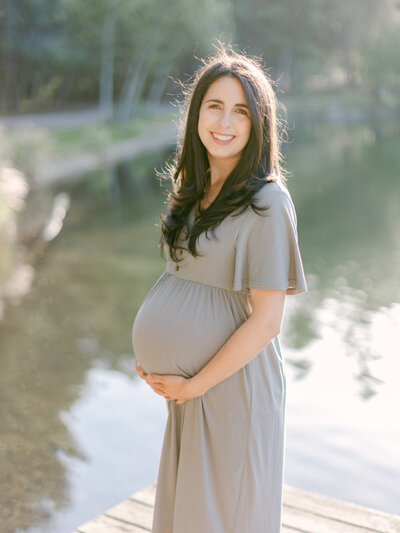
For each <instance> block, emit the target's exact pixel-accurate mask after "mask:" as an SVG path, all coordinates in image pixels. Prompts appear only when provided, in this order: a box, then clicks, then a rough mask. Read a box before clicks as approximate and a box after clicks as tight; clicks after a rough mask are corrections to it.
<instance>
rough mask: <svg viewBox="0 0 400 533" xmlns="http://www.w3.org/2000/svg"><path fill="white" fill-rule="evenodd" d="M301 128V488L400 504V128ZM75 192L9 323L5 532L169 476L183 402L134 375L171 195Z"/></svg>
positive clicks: (288, 318) (297, 198)
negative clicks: (118, 197) (173, 401)
mask: <svg viewBox="0 0 400 533" xmlns="http://www.w3.org/2000/svg"><path fill="white" fill-rule="evenodd" d="M290 138H291V141H293V142H292V143H291V144H286V145H285V154H286V159H287V167H288V168H289V169H290V170H291V171H292V173H293V176H292V177H291V178H289V182H288V183H289V188H290V190H291V193H292V197H293V200H294V202H295V205H296V210H297V216H298V231H299V241H300V246H301V250H302V255H303V261H304V269H305V272H306V277H307V281H308V286H309V292H308V293H306V294H303V295H298V296H290V297H288V298H287V307H286V314H285V322H284V327H283V330H282V333H281V341H282V346H283V355H284V357H285V361H286V373H287V386H288V391H287V436H286V463H285V482H286V483H288V484H291V485H294V486H296V487H299V488H303V489H306V490H311V491H315V492H318V493H321V494H324V495H327V496H332V497H335V498H338V499H344V500H348V501H351V502H354V503H359V504H363V505H367V506H371V507H375V508H378V509H381V510H383V511H387V512H390V513H397V514H400V488H399V479H400V456H399V453H398V450H399V449H400V417H399V416H398V406H399V404H400V387H399V385H398V381H399V370H400V349H399V331H400V284H399V275H398V273H399V272H400V239H399V235H400V232H399V228H400V201H399V199H400V195H399V192H400V191H399V170H400V158H399V154H398V146H399V141H400V133H399V127H398V124H395V123H391V122H388V121H385V122H380V123H375V124H373V123H364V124H312V125H308V126H307V127H301V126H296V128H295V129H294V131H292V132H291V133H290ZM94 179H96V178H94ZM149 179H152V178H150V177H149ZM153 179H155V178H153ZM95 188H96V187H95ZM97 189H98V188H97ZM68 193H69V194H71V208H70V211H69V212H68V214H67V217H66V219H65V224H64V227H63V229H62V231H61V232H60V234H59V235H58V237H57V238H56V239H55V240H54V241H52V242H51V244H50V245H49V247H48V248H47V250H46V253H45V254H44V256H43V257H42V258H41V260H40V261H39V262H38V263H37V264H36V272H35V280H34V284H33V288H32V290H31V291H30V293H29V294H28V295H27V296H26V297H25V298H24V299H23V301H22V302H21V304H20V305H18V306H14V307H10V308H9V309H8V311H7V313H6V315H5V317H4V318H3V320H2V322H0V334H1V359H0V379H1V393H2V401H1V403H0V414H1V421H2V423H1V430H0V431H1V437H0V454H1V455H0V461H1V478H0V510H1V517H2V524H3V525H2V527H1V531H2V533H8V532H14V533H15V532H16V533H22V532H24V533H38V532H44V533H70V532H71V531H72V530H73V529H74V528H76V527H77V526H78V525H80V524H82V523H83V522H86V521H88V520H90V519H92V518H94V517H95V516H96V515H98V514H101V513H102V512H104V511H105V510H106V509H108V508H109V507H111V506H113V505H115V504H117V503H119V502H120V501H122V500H123V499H126V498H127V497H129V496H130V495H131V494H132V493H133V492H135V491H136V490H139V489H141V488H143V487H145V486H147V485H149V484H151V483H154V482H155V481H156V476H157V469H158V460H159V454H160V451H161V444H162V437H163V432H164V426H165V422H166V416H167V410H166V405H165V400H164V399H163V398H162V397H160V396H158V395H156V394H155V393H153V392H152V390H151V389H150V388H149V387H148V386H147V385H146V384H145V383H144V382H143V381H142V380H140V379H139V378H138V377H137V376H136V373H135V370H134V358H133V353H132V348H131V327H132V322H133V319H134V317H135V314H136V312H137V310H138V308H139V306H140V303H141V302H142V300H143V298H144V297H145V295H146V294H147V292H148V290H149V289H150V288H151V286H152V285H153V283H154V282H155V281H156V279H157V278H158V276H159V275H160V273H161V272H162V271H163V270H164V262H163V259H162V258H161V256H160V252H159V250H158V248H157V243H158V238H159V232H158V228H157V226H156V224H157V223H158V212H159V211H160V210H162V209H163V202H164V200H165V194H161V192H155V193H154V194H151V195H148V196H141V197H140V198H136V199H132V200H131V201H130V202H125V203H124V204H120V203H118V202H116V201H115V200H114V201H112V200H110V199H109V197H108V196H107V195H106V194H102V193H101V192H99V191H98V190H97V192H96V194H93V193H92V192H91V189H90V188H88V187H80V188H76V189H69V191H68Z"/></svg>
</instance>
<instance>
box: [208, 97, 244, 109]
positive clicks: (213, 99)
mask: <svg viewBox="0 0 400 533" xmlns="http://www.w3.org/2000/svg"><path fill="white" fill-rule="evenodd" d="M208 102H217V103H218V104H223V103H224V102H223V101H222V100H218V99H217V98H210V99H209V100H206V104H207V103H208ZM235 107H244V108H246V109H249V107H248V106H247V105H246V104H235Z"/></svg>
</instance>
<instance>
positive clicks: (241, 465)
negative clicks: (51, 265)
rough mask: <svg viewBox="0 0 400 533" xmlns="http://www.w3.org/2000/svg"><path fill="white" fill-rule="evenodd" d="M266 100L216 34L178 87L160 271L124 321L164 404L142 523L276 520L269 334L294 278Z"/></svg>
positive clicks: (275, 127) (217, 529)
mask: <svg viewBox="0 0 400 533" xmlns="http://www.w3.org/2000/svg"><path fill="white" fill-rule="evenodd" d="M276 106H277V101H276V97H275V93H274V90H273V88H272V82H271V81H270V79H269V77H268V75H267V74H266V73H265V72H264V71H263V69H262V66H261V65H260V63H259V62H258V60H255V59H252V58H249V57H247V56H246V55H243V54H240V53H237V52H234V51H233V50H232V49H230V48H226V47H223V46H221V48H220V49H219V50H218V51H217V53H216V54H215V55H214V56H213V57H211V58H208V60H206V61H204V62H203V64H202V66H201V67H200V68H199V70H198V71H197V72H196V74H195V76H194V78H193V80H192V82H191V84H190V86H189V87H188V90H187V100H186V108H185V109H186V113H185V119H184V128H183V130H182V133H183V135H182V137H181V138H180V140H179V142H178V147H177V152H176V157H175V160H174V164H173V165H170V166H169V167H168V171H167V173H168V172H169V178H170V179H171V181H172V191H171V192H170V193H169V196H168V204H167V212H166V214H165V215H164V216H161V230H162V235H161V238H160V247H161V250H163V251H165V255H166V269H165V271H164V272H163V273H162V274H161V276H160V277H159V279H158V280H157V281H156V283H155V284H154V286H153V287H152V288H151V290H150V292H149V293H148V294H147V296H146V298H145V299H144V301H143V303H142V305H141V307H140V309H139V311H138V313H137V315H136V317H135V321H134V323H133V328H132V342H133V349H134V352H135V355H136V360H137V362H136V369H137V372H138V373H139V375H140V377H141V378H143V379H145V380H146V382H147V384H148V385H149V386H151V387H152V388H153V390H154V391H155V392H156V393H157V394H160V395H161V396H163V397H164V398H165V399H166V401H167V406H168V420H167V425H166V430H165V436H164V441H163V447H162V452H161V460H160V466H159V472H158V480H157V491H156V499H155V509H154V517H153V529H152V531H153V533H279V532H280V529H281V507H282V487H283V466H284V442H285V401H286V380H285V369H284V360H283V357H282V353H281V349H280V343H279V332H280V329H281V324H282V320H283V315H284V308H285V298H286V295H290V294H298V293H302V292H306V291H307V285H306V280H305V276H304V271H303V266H302V259H301V255H300V250H299V245H298V236H297V220H296V212H295V208H294V205H293V202H292V199H291V196H290V193H289V191H288V189H287V187H286V184H285V178H284V177H283V172H282V170H281V168H280V160H281V154H280V128H279V123H278V120H277V116H276ZM167 177H168V176H167Z"/></svg>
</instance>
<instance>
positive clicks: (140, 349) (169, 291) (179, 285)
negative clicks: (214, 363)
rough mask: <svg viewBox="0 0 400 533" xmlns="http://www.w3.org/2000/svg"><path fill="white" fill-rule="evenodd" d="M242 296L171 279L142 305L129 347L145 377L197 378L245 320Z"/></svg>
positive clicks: (166, 275) (157, 286) (167, 277)
mask: <svg viewBox="0 0 400 533" xmlns="http://www.w3.org/2000/svg"><path fill="white" fill-rule="evenodd" d="M242 298H243V296H242V295H239V294H238V293H234V292H233V291H227V290H225V289H220V288H218V287H212V286H210V285H205V284H202V283H197V282H193V281H187V280H183V279H180V278H177V277H176V276H173V275H172V274H169V273H167V272H166V273H164V275H163V276H162V277H161V278H160V279H159V280H158V281H157V283H156V284H155V286H154V287H153V288H152V289H151V290H150V292H149V294H148V295H147V296H146V298H145V300H144V301H143V303H142V305H141V307H140V309H139V311H138V313H137V315H136V317H135V320H134V323H133V327H132V345H133V350H134V352H135V355H136V358H137V360H138V361H139V362H140V364H141V365H142V367H143V369H144V370H145V372H153V373H157V374H175V375H182V376H185V377H191V376H193V375H195V374H196V373H197V372H199V370H201V368H202V367H203V366H204V365H205V364H206V363H207V362H208V361H209V360H210V359H212V357H213V356H214V355H215V353H216V352H217V351H218V350H219V349H220V348H221V346H223V344H225V342H226V341H227V340H228V339H229V337H230V336H231V335H232V334H233V333H234V332H235V331H236V329H237V328H238V327H239V326H240V324H241V323H243V322H244V320H246V311H245V306H244V302H243V301H242Z"/></svg>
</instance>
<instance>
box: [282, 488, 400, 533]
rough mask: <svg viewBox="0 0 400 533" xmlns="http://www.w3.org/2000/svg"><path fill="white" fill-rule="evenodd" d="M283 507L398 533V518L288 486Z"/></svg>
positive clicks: (388, 532)
mask: <svg viewBox="0 0 400 533" xmlns="http://www.w3.org/2000/svg"><path fill="white" fill-rule="evenodd" d="M283 505H284V508H285V507H291V508H293V509H298V510H302V511H307V512H310V513H315V514H316V515H318V516H323V517H329V518H332V519H336V520H337V521H341V522H344V523H346V524H353V525H357V526H359V527H364V528H366V529H367V530H369V531H378V532H380V533H399V531H400V516H397V515H391V514H388V513H385V512H383V511H379V510H377V509H372V508H370V507H364V506H362V505H358V504H355V503H351V502H345V501H341V500H337V499H335V498H331V497H328V496H323V495H322V494H317V493H314V492H310V491H305V490H303V489H297V488H295V487H291V486H289V485H284V488H283Z"/></svg>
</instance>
